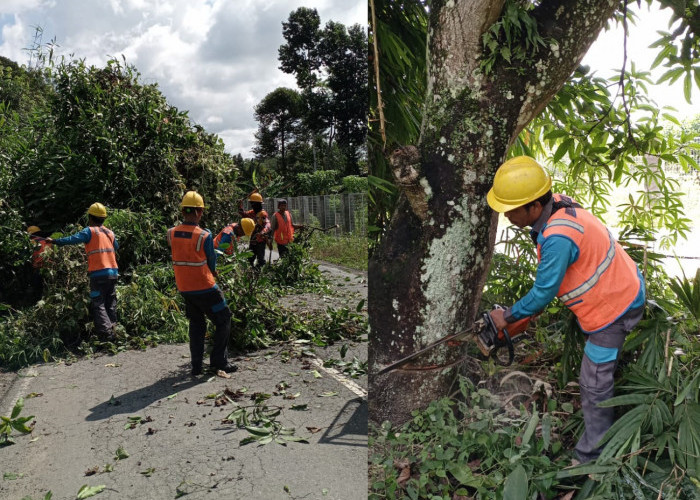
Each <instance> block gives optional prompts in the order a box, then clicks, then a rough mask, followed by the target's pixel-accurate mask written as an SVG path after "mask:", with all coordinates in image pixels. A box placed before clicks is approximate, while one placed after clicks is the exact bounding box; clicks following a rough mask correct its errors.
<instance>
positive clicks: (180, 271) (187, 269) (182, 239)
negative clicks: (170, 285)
mask: <svg viewBox="0 0 700 500" xmlns="http://www.w3.org/2000/svg"><path fill="white" fill-rule="evenodd" d="M208 235H209V232H208V231H206V230H204V229H202V228H201V227H199V226H192V225H185V224H180V225H179V226H176V227H173V228H170V229H168V243H170V248H171V251H172V259H173V269H174V270H175V284H176V285H177V289H178V290H179V291H180V292H194V291H200V290H208V289H210V288H213V287H214V285H215V284H216V281H215V280H214V275H213V274H212V272H211V270H210V269H209V266H208V265H207V256H206V253H205V251H204V241H205V240H206V238H207V236H208Z"/></svg>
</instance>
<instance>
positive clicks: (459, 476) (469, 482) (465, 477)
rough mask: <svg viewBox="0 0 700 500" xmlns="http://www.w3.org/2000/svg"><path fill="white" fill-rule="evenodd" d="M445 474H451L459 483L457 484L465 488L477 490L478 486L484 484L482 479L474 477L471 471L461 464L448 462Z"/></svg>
mask: <svg viewBox="0 0 700 500" xmlns="http://www.w3.org/2000/svg"><path fill="white" fill-rule="evenodd" d="M447 472H449V473H450V474H452V476H453V477H454V478H455V479H456V480H457V481H459V484H463V485H465V486H472V487H474V488H479V487H480V486H482V485H483V482H484V481H483V479H481V478H479V477H475V476H474V475H473V474H472V471H471V469H470V468H469V467H467V466H466V465H465V464H462V463H457V462H450V463H449V464H448V465H447Z"/></svg>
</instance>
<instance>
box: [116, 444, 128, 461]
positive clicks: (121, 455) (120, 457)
mask: <svg viewBox="0 0 700 500" xmlns="http://www.w3.org/2000/svg"><path fill="white" fill-rule="evenodd" d="M114 454H115V457H114V459H115V460H124V459H125V458H129V454H128V453H127V452H126V450H125V449H124V448H123V447H121V446H120V447H119V448H117V451H115V452H114Z"/></svg>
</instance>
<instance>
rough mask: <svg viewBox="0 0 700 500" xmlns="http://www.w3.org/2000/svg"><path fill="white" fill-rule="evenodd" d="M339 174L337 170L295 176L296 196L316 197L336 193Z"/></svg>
mask: <svg viewBox="0 0 700 500" xmlns="http://www.w3.org/2000/svg"><path fill="white" fill-rule="evenodd" d="M339 179H340V172H339V171H337V170H317V171H316V172H314V173H311V174H306V173H302V174H298V175H297V182H296V185H297V190H296V193H295V194H296V195H297V196H316V195H323V194H332V193H334V192H337V191H338V181H339Z"/></svg>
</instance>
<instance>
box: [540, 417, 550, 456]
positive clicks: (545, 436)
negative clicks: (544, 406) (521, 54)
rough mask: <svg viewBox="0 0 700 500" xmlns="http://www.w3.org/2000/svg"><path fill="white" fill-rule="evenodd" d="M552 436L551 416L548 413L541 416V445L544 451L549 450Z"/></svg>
mask: <svg viewBox="0 0 700 500" xmlns="http://www.w3.org/2000/svg"><path fill="white" fill-rule="evenodd" d="M551 436H552V416H551V415H550V414H549V413H545V414H544V415H542V444H543V446H544V449H545V450H548V449H549V443H550V440H551Z"/></svg>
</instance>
